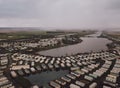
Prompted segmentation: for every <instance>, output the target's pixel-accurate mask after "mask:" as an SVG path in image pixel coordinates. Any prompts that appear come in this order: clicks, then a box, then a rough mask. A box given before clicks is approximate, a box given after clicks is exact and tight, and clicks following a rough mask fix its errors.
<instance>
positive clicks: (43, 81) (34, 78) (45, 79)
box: [25, 70, 69, 88]
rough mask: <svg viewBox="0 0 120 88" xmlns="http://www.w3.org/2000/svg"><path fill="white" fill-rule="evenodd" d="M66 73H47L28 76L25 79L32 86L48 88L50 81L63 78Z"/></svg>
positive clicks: (65, 71)
mask: <svg viewBox="0 0 120 88" xmlns="http://www.w3.org/2000/svg"><path fill="white" fill-rule="evenodd" d="M68 73H69V71H68V70H60V71H47V72H42V73H40V74H34V75H30V76H28V77H25V78H26V79H28V80H29V81H30V82H31V83H32V84H35V85H39V86H45V87H46V88H50V87H49V85H48V83H49V82H50V81H52V80H55V79H58V78H60V77H63V76H65V75H66V74H68Z"/></svg>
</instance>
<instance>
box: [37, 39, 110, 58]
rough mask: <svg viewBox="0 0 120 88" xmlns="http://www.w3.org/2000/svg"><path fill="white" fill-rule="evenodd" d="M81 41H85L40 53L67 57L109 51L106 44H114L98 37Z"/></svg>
mask: <svg viewBox="0 0 120 88" xmlns="http://www.w3.org/2000/svg"><path fill="white" fill-rule="evenodd" d="M81 39H82V40H83V41H82V42H81V43H78V44H75V45H69V46H65V47H60V48H55V49H51V50H46V51H40V52H39V54H42V55H48V56H65V55H71V54H76V53H84V52H91V51H101V50H107V46H106V44H108V43H111V42H112V41H110V40H108V39H106V38H97V37H83V38H81Z"/></svg>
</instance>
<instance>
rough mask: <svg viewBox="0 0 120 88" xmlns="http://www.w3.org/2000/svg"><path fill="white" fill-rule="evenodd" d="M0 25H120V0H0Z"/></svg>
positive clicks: (69, 26) (105, 26) (104, 26)
mask: <svg viewBox="0 0 120 88" xmlns="http://www.w3.org/2000/svg"><path fill="white" fill-rule="evenodd" d="M0 27H46V28H49V27H51V28H68V29H69V28H70V29H72V28H75V29H79V28H80V29H81V28H99V29H102V28H120V0H0Z"/></svg>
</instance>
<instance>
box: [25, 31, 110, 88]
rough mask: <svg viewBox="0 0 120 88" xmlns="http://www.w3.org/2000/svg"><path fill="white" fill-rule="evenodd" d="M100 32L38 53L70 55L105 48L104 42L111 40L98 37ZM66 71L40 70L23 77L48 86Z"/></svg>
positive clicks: (66, 71)
mask: <svg viewBox="0 0 120 88" xmlns="http://www.w3.org/2000/svg"><path fill="white" fill-rule="evenodd" d="M100 34H101V32H98V33H96V34H93V35H88V36H86V37H82V38H81V39H82V40H83V42H81V43H78V44H75V45H69V46H65V47H60V48H55V49H51V50H46V51H40V52H39V53H40V54H42V55H48V56H65V55H71V54H77V53H84V52H91V51H101V50H107V46H106V44H108V43H111V42H112V41H110V40H108V39H106V38H98V36H100ZM68 73H69V71H68V70H60V71H48V72H42V73H40V74H34V75H30V76H28V77H25V78H26V79H28V80H29V81H30V82H31V83H32V84H35V85H39V86H45V87H46V88H50V87H49V85H48V83H49V82H50V81H52V80H55V79H58V78H60V77H62V76H65V75H66V74H68Z"/></svg>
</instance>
